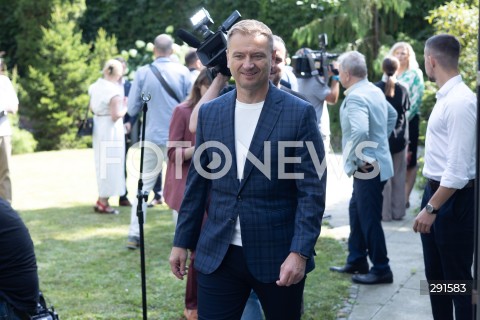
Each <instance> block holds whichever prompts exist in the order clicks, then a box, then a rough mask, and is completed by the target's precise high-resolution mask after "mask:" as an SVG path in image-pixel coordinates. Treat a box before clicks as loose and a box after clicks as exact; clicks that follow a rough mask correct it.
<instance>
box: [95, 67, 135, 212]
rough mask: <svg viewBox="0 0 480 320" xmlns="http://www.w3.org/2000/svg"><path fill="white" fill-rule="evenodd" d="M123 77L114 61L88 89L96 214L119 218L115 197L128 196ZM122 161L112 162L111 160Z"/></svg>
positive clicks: (125, 105)
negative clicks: (114, 202) (95, 189)
mask: <svg viewBox="0 0 480 320" xmlns="http://www.w3.org/2000/svg"><path fill="white" fill-rule="evenodd" d="M122 76H123V67H122V64H121V62H120V61H118V60H115V59H110V60H108V61H107V62H106V63H105V67H104V68H103V77H102V78H100V79H98V80H97V81H96V82H95V83H93V84H92V85H90V87H89V88H88V94H89V96H90V109H91V110H92V112H93V114H94V118H93V121H94V126H93V137H92V138H93V142H92V144H93V152H94V155H95V169H96V175H97V186H98V200H97V203H96V204H95V206H94V210H95V212H98V213H111V214H118V210H116V209H113V208H112V207H110V204H109V202H108V200H109V198H110V197H111V196H121V195H123V194H125V189H126V188H125V175H124V168H125V164H124V162H125V129H124V127H123V120H122V119H123V116H124V115H125V113H126V112H127V104H126V101H125V96H124V95H123V88H122V87H121V86H120V85H119V82H120V79H121V78H122ZM110 158H115V159H119V161H118V162H109V161H108V159H110Z"/></svg>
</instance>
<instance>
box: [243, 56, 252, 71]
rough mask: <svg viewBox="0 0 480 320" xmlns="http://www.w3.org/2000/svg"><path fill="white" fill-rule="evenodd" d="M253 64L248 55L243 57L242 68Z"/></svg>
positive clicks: (250, 66)
mask: <svg viewBox="0 0 480 320" xmlns="http://www.w3.org/2000/svg"><path fill="white" fill-rule="evenodd" d="M253 66H254V63H253V60H252V59H251V58H249V57H246V58H245V61H244V62H243V67H244V68H246V69H247V68H252V67H253Z"/></svg>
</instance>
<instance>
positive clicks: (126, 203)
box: [118, 199, 132, 207]
mask: <svg viewBox="0 0 480 320" xmlns="http://www.w3.org/2000/svg"><path fill="white" fill-rule="evenodd" d="M118 205H119V206H120V207H131V206H132V203H131V202H130V201H129V200H128V199H122V200H120V201H118Z"/></svg>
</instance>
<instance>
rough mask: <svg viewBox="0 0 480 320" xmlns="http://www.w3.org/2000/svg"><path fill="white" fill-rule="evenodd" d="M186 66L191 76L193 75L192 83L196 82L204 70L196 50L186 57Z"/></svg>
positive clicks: (192, 50)
mask: <svg viewBox="0 0 480 320" xmlns="http://www.w3.org/2000/svg"><path fill="white" fill-rule="evenodd" d="M185 66H186V67H187V68H188V70H190V74H191V75H192V83H193V82H195V80H196V79H197V77H198V75H199V74H200V70H202V69H203V68H204V66H203V64H202V62H201V61H200V59H199V58H198V55H197V50H196V49H191V50H190V51H189V52H188V53H187V54H186V55H185Z"/></svg>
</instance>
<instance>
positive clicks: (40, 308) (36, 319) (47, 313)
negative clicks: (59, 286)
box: [30, 291, 60, 320]
mask: <svg viewBox="0 0 480 320" xmlns="http://www.w3.org/2000/svg"><path fill="white" fill-rule="evenodd" d="M59 319H60V318H59V317H58V314H57V312H56V311H55V309H54V308H53V306H52V307H50V308H48V307H47V302H46V301H45V297H44V296H43V293H42V292H41V291H40V292H39V298H38V303H37V310H36V313H35V314H34V315H32V316H31V317H30V320H59Z"/></svg>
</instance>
